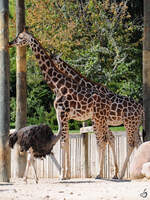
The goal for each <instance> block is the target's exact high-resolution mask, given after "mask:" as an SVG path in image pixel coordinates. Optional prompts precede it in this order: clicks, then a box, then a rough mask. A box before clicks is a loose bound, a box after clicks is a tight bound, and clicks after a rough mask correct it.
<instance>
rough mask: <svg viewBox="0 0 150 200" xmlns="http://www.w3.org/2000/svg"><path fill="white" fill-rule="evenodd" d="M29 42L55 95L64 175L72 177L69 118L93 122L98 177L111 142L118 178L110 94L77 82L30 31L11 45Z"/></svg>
mask: <svg viewBox="0 0 150 200" xmlns="http://www.w3.org/2000/svg"><path fill="white" fill-rule="evenodd" d="M24 45H29V46H30V47H31V49H32V51H33V52H34V54H35V57H36V59H37V60H38V62H39V66H40V68H41V71H42V74H43V76H44V79H45V80H46V82H47V84H48V86H49V87H50V88H51V89H52V90H53V92H54V93H55V94H56V98H55V101H54V107H55V109H56V115H57V120H58V125H59V129H58V135H59V134H61V146H62V178H63V179H66V178H70V155H69V133H68V120H69V119H75V120H80V121H83V120H87V119H91V120H92V122H93V127H94V131H95V133H96V139H97V144H98V147H99V156H100V172H99V175H98V177H103V163H104V153H105V147H106V144H107V142H109V143H110V145H111V147H112V151H113V155H114V162H115V177H117V173H118V166H117V162H116V157H115V148H114V144H113V143H112V139H111V135H110V134H108V133H109V130H108V125H107V121H108V116H109V112H110V101H109V97H107V96H106V95H105V93H104V92H103V91H101V92H99V93H97V91H96V90H93V88H86V87H85V85H84V83H83V84H82V83H80V84H79V83H77V81H75V80H73V79H71V78H70V77H69V76H67V75H66V74H64V73H62V72H61V71H60V70H58V68H57V67H56V66H55V64H54V62H53V60H52V59H51V57H49V56H48V54H47V53H46V51H45V50H44V48H43V47H42V46H41V44H40V43H39V42H38V40H37V39H35V38H34V36H33V35H31V34H29V33H28V32H27V31H23V32H22V33H19V34H18V36H17V37H16V38H15V39H14V40H13V41H12V42H10V43H9V47H12V46H24Z"/></svg>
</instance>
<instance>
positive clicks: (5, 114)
mask: <svg viewBox="0 0 150 200" xmlns="http://www.w3.org/2000/svg"><path fill="white" fill-rule="evenodd" d="M8 14H9V9H8V0H1V1H0V181H4V182H5V181H9V178H10V149H9V147H8V145H7V141H8V134H9V104H10V103H9V53H8Z"/></svg>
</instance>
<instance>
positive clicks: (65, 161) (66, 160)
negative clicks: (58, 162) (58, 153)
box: [61, 138, 71, 180]
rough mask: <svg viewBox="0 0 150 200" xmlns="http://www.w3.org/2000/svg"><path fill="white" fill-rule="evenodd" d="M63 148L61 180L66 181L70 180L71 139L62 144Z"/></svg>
mask: <svg viewBox="0 0 150 200" xmlns="http://www.w3.org/2000/svg"><path fill="white" fill-rule="evenodd" d="M61 148H62V170H61V179H62V180H66V179H70V177H71V173H70V153H69V138H67V139H65V142H64V141H62V142H61Z"/></svg>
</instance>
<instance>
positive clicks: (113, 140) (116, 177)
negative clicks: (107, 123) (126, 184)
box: [107, 130, 119, 179]
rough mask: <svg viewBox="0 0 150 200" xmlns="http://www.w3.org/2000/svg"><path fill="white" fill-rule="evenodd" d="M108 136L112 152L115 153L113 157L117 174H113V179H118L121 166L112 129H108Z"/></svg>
mask: <svg viewBox="0 0 150 200" xmlns="http://www.w3.org/2000/svg"><path fill="white" fill-rule="evenodd" d="M107 138H108V143H109V145H110V147H111V149H112V154H113V159H114V166H115V175H114V176H113V179H118V172H119V168H118V164H117V156H116V152H115V137H114V135H113V134H112V132H111V131H110V130H109V131H108V135H107Z"/></svg>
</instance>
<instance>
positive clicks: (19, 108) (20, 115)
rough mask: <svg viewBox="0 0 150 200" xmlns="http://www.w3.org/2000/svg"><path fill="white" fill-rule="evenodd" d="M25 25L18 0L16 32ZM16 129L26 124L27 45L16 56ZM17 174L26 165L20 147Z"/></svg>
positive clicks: (16, 149) (23, 12) (18, 175)
mask: <svg viewBox="0 0 150 200" xmlns="http://www.w3.org/2000/svg"><path fill="white" fill-rule="evenodd" d="M24 26H25V7H24V0H16V32H17V34H18V33H19V32H21V31H23V29H24ZM16 64H17V69H16V79H17V85H16V91H17V97H16V129H17V130H18V129H20V128H22V127H25V126H26V116H27V103H26V99H27V94H26V47H17V57H16ZM15 160H16V166H15V176H16V177H23V175H24V171H25V167H26V153H23V154H20V152H19V147H18V145H16V147H15Z"/></svg>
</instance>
